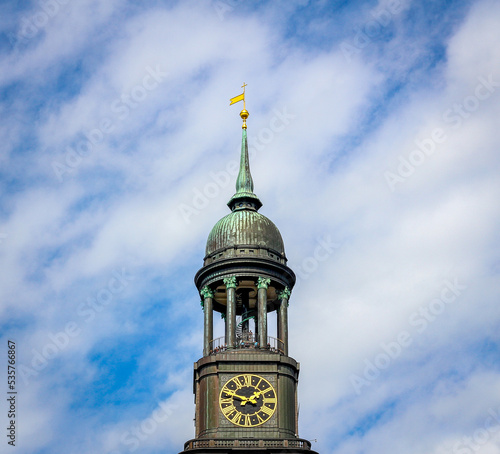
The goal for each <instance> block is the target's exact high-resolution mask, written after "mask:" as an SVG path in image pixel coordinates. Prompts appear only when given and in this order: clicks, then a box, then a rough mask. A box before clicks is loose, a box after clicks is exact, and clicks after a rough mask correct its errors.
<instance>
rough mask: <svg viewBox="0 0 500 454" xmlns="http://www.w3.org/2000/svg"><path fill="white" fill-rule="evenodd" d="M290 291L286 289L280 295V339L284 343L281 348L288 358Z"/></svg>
mask: <svg viewBox="0 0 500 454" xmlns="http://www.w3.org/2000/svg"><path fill="white" fill-rule="evenodd" d="M290 294H291V292H290V289H289V288H288V287H285V288H284V289H283V291H281V292H280V293H279V295H278V298H279V299H280V306H279V309H278V339H279V340H281V341H282V342H283V344H282V346H281V348H282V349H283V353H284V354H285V355H287V356H288V301H289V300H290Z"/></svg>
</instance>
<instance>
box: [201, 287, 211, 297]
mask: <svg viewBox="0 0 500 454" xmlns="http://www.w3.org/2000/svg"><path fill="white" fill-rule="evenodd" d="M200 295H201V296H202V297H203V298H213V297H214V292H213V291H212V289H211V288H210V287H209V286H208V285H205V287H203V288H202V289H201V290H200Z"/></svg>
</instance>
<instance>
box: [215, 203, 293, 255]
mask: <svg viewBox="0 0 500 454" xmlns="http://www.w3.org/2000/svg"><path fill="white" fill-rule="evenodd" d="M240 246H241V247H246V248H247V249H248V251H247V253H248V254H251V253H250V252H249V251H250V249H249V248H251V247H256V248H263V249H269V250H272V251H274V252H275V253H277V254H279V255H280V256H281V254H284V253H285V246H284V244H283V239H282V238H281V234H280V232H279V230H278V227H276V226H275V225H274V224H273V223H272V222H271V221H270V220H269V219H268V218H266V217H265V216H264V215H262V214H260V213H258V212H257V211H255V210H253V209H239V210H235V211H233V212H232V213H229V214H228V215H227V216H225V217H223V218H222V219H221V220H220V221H219V222H217V224H215V226H214V228H213V229H212V231H211V232H210V235H209V236H208V240H207V248H206V256H209V255H211V254H213V253H214V252H216V251H221V252H222V250H225V249H227V248H234V247H240Z"/></svg>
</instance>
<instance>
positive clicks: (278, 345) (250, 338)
mask: <svg viewBox="0 0 500 454" xmlns="http://www.w3.org/2000/svg"><path fill="white" fill-rule="evenodd" d="M284 347H285V344H284V342H283V341H282V340H280V339H276V338H275V337H271V336H267V344H266V345H260V344H259V342H258V340H257V339H256V337H255V336H254V335H253V334H252V333H248V334H243V335H242V336H241V337H238V338H236V342H235V343H234V345H232V346H229V345H227V343H226V337H225V336H222V337H218V338H216V339H212V340H211V341H210V342H209V352H208V354H209V355H216V354H217V353H221V352H225V351H234V350H254V351H264V352H266V353H277V354H280V355H285V354H286V353H285V348H284Z"/></svg>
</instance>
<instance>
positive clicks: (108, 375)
mask: <svg viewBox="0 0 500 454" xmlns="http://www.w3.org/2000/svg"><path fill="white" fill-rule="evenodd" d="M499 62H500V5H499V3H498V2H496V1H494V0H476V1H465V0H464V1H415V0H379V1H378V2H377V1H350V2H348V1H320V0H318V1H307V0H296V1H281V0H278V1H273V2H270V1H258V2H244V1H240V0H220V1H214V0H204V1H197V2H195V1H189V0H187V1H182V2H181V1H178V2H176V1H159V0H158V1H148V2H140V3H134V2H127V1H124V0H123V1H122V0H110V1H106V2H100V1H97V0H75V1H72V2H68V1H62V0H40V1H39V2H13V1H12V2H4V5H3V14H2V16H1V18H0V68H1V71H0V87H1V89H0V112H1V116H2V123H1V125H0V140H1V142H2V150H1V152H0V162H1V166H0V168H1V170H0V190H1V193H2V197H1V199H0V257H1V262H0V263H1V264H2V273H1V274H0V295H1V297H0V335H1V338H2V339H1V342H2V345H4V348H2V352H4V353H2V356H3V357H2V359H1V361H0V362H1V364H4V366H3V367H2V372H1V374H0V379H1V380H2V381H3V382H4V383H6V376H5V372H4V371H6V363H5V361H6V348H5V346H6V345H7V340H9V339H10V340H14V341H15V342H16V345H17V351H18V358H17V361H18V362H17V365H18V392H19V403H18V405H19V423H18V434H17V446H16V448H15V452H17V453H30V454H33V453H34V454H45V453H50V454H57V453H75V454H77V453H78V454H85V453H95V452H102V453H106V454H118V453H120V454H125V453H131V452H141V453H148V454H155V453H177V452H179V451H181V450H182V448H183V443H184V442H185V441H187V440H188V439H190V438H193V437H194V427H193V415H194V405H193V395H192V365H193V362H194V361H196V360H197V359H198V358H199V357H200V355H201V350H202V328H203V327H202V311H201V308H200V304H199V296H198V295H197V292H196V288H195V286H194V284H193V277H194V275H195V273H196V271H197V270H198V269H199V268H200V267H201V265H202V259H203V256H204V250H205V242H206V239H207V236H208V233H209V231H210V229H211V228H212V227H213V225H214V224H215V223H216V222H217V221H218V220H219V219H220V218H221V217H223V216H224V215H226V214H227V213H228V208H227V206H226V203H227V201H228V200H229V199H230V197H231V196H232V194H233V192H234V182H235V179H236V173H235V170H234V169H235V163H237V162H238V160H239V146H240V141H241V120H240V118H239V116H238V113H239V110H240V109H239V106H231V108H230V107H229V105H228V104H229V102H228V101H229V98H230V97H233V96H236V95H237V94H239V93H240V92H241V91H240V90H241V88H240V87H241V85H242V84H243V82H246V83H247V84H248V86H247V109H248V110H249V112H250V117H249V119H248V137H249V146H250V155H251V167H252V175H253V178H254V183H255V192H256V194H257V195H258V196H259V198H260V199H261V200H262V202H263V204H264V206H263V207H262V209H261V210H260V212H261V213H263V214H264V215H266V216H267V217H269V218H270V219H271V220H273V222H274V223H275V224H276V225H277V226H278V227H279V229H280V231H281V233H282V236H283V238H284V241H285V246H286V251H287V256H288V259H289V262H288V264H289V266H290V267H291V268H292V269H293V270H294V271H295V272H296V274H297V276H298V280H297V285H296V287H295V289H294V291H293V293H292V298H291V302H290V334H291V345H290V354H291V356H293V357H294V358H296V359H297V360H298V361H300V362H301V377H300V387H299V399H300V421H299V426H300V427H299V429H300V430H299V435H300V436H301V437H303V438H307V439H312V440H317V441H315V442H314V443H313V446H314V448H315V449H316V450H317V451H318V452H320V453H322V454H325V453H332V454H333V453H335V454H354V453H356V454H357V453H360V452H364V453H366V454H378V453H386V452H388V451H390V452H394V451H398V452H400V453H402V454H419V453H422V452H426V453H434V454H474V453H477V452H481V453H482V454H490V453H491V454H494V453H498V452H500V438H499V434H500V386H499V384H498V383H499V378H500V368H499V362H498V357H499V352H500V338H499V335H498V332H499V330H498V326H499V321H500V312H499V310H498V290H499V288H498V287H499V285H498V282H499V281H498V277H499V273H500V267H499V263H500V262H499V249H500V243H499V240H498V233H497V232H498V225H499V217H500V210H499V204H498V200H499V199H500V184H499V179H498V174H499V170H500V169H499V165H500V159H499V157H498V149H499V146H500V139H499V138H498V118H500V111H499V110H500V107H499V106H500V103H499V96H500V93H499V88H500V65H499ZM215 331H216V334H217V333H219V335H222V332H223V326H222V322H221V321H220V320H216V327H215ZM271 334H272V333H271ZM3 405H5V404H2V408H3ZM5 415H6V412H5V411H3V410H2V418H3V420H4V424H6V423H7V418H6V416H5ZM6 427H7V426H6ZM2 443H6V441H5V438H4V439H3V441H2Z"/></svg>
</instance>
